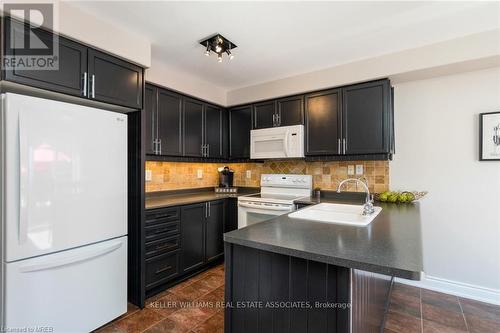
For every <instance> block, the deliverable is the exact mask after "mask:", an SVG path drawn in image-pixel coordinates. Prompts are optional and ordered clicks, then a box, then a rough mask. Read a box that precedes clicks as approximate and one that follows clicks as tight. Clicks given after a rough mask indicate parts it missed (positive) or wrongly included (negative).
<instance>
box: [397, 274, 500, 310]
mask: <svg viewBox="0 0 500 333" xmlns="http://www.w3.org/2000/svg"><path fill="white" fill-rule="evenodd" d="M395 281H396V282H400V283H403V284H408V285H411V286H415V287H419V288H423V289H430V290H434V291H439V292H442V293H446V294H451V295H456V296H460V297H464V298H471V299H474V300H477V301H481V302H486V303H491V304H496V305H500V290H498V289H491V288H485V287H480V286H476V285H472V284H468V283H463V282H457V281H451V280H447V279H441V278H437V277H433V276H429V275H425V274H422V279H421V280H420V281H412V280H406V279H400V278H396V279H395Z"/></svg>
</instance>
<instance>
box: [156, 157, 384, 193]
mask: <svg viewBox="0 0 500 333" xmlns="http://www.w3.org/2000/svg"><path fill="white" fill-rule="evenodd" d="M224 165H228V166H229V167H230V168H231V169H233V170H234V172H235V173H234V185H235V186H252V187H258V186H260V175H261V174H263V173H292V174H309V175H312V176H313V186H314V188H317V187H319V188H321V189H323V190H334V189H336V188H337V185H338V183H339V182H340V181H342V180H343V179H345V178H348V177H356V178H359V177H363V176H364V177H365V178H366V180H367V181H368V184H369V187H370V191H373V192H383V191H386V190H388V189H389V162H388V161H348V162H345V161H331V162H306V161H299V160H297V161H290V160H288V161H285V160H283V161H280V160H272V161H266V162H264V163H226V164H224V163H191V162H189V163H188V162H154V161H148V162H146V170H150V171H151V173H152V177H151V181H146V192H156V191H167V190H177V189H187V188H199V187H212V186H217V185H218V183H219V175H218V173H217V168H218V167H221V166H224ZM349 165H352V166H354V168H355V167H356V165H362V166H363V175H354V176H348V175H347V169H348V166H349ZM200 170H201V171H200ZM247 171H250V174H249V176H250V178H247ZM200 172H201V178H198V174H199V173H200ZM346 190H349V191H362V188H360V187H359V186H358V185H356V184H346Z"/></svg>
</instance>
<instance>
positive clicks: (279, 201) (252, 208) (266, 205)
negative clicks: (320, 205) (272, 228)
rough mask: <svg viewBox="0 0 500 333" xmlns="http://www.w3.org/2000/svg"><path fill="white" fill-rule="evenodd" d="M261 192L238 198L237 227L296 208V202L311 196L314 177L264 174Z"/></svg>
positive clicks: (261, 178) (261, 181)
mask: <svg viewBox="0 0 500 333" xmlns="http://www.w3.org/2000/svg"><path fill="white" fill-rule="evenodd" d="M260 186H261V188H260V193H258V194H250V195H245V196H241V197H238V228H243V227H246V226H249V225H252V224H255V223H259V222H263V221H266V220H269V219H271V218H273V217H275V216H278V215H282V214H287V213H289V212H292V211H294V210H295V204H294V201H295V200H297V199H300V198H304V197H309V196H311V191H312V176H310V175H287V174H263V175H261V177H260Z"/></svg>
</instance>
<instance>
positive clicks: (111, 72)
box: [88, 49, 143, 109]
mask: <svg viewBox="0 0 500 333" xmlns="http://www.w3.org/2000/svg"><path fill="white" fill-rule="evenodd" d="M88 71H89V96H90V98H92V99H96V100H98V101H101V102H105V103H110V104H116V105H121V106H126V107H131V108H135V109H142V89H143V69H142V68H141V67H139V66H136V65H134V64H131V63H129V62H126V61H123V60H121V59H118V58H115V57H113V56H110V55H108V54H105V53H102V52H99V51H97V50H94V49H89V51H88Z"/></svg>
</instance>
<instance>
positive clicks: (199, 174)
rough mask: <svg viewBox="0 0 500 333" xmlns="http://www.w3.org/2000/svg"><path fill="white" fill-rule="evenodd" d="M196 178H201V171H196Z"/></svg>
mask: <svg viewBox="0 0 500 333" xmlns="http://www.w3.org/2000/svg"><path fill="white" fill-rule="evenodd" d="M196 177H198V179H201V178H203V170H201V169H198V170H197V171H196Z"/></svg>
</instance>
